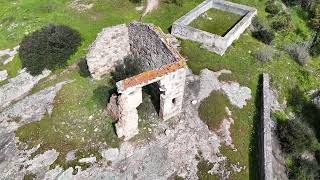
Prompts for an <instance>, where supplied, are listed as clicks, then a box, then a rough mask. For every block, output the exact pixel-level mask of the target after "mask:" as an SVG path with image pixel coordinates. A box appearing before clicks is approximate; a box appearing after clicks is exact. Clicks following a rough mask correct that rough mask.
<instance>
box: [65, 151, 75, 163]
mask: <svg viewBox="0 0 320 180" xmlns="http://www.w3.org/2000/svg"><path fill="white" fill-rule="evenodd" d="M76 152H77V151H76V150H72V151H69V152H68V153H67V155H66V161H73V160H75V159H76Z"/></svg>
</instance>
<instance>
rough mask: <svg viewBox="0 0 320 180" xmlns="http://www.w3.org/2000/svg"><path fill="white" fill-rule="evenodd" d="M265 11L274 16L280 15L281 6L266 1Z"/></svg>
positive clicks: (274, 2)
mask: <svg viewBox="0 0 320 180" xmlns="http://www.w3.org/2000/svg"><path fill="white" fill-rule="evenodd" d="M265 10H266V12H268V13H270V14H272V15H276V14H279V13H280V11H281V5H280V4H278V3H276V1H268V2H267V5H266V9H265Z"/></svg>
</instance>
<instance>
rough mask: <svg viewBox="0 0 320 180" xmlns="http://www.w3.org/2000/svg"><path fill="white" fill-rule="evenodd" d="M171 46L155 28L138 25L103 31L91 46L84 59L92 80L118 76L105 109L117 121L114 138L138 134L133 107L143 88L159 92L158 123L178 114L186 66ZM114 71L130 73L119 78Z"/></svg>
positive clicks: (135, 109)
mask: <svg viewBox="0 0 320 180" xmlns="http://www.w3.org/2000/svg"><path fill="white" fill-rule="evenodd" d="M172 44H173V42H172V37H171V38H170V37H169V36H168V35H166V34H164V33H163V32H162V31H161V29H160V28H159V27H156V26H154V25H152V24H143V23H139V22H134V23H131V24H129V25H128V26H126V25H118V26H114V27H110V28H106V29H104V30H103V31H102V32H101V33H100V34H99V35H98V38H97V40H96V41H95V42H94V43H93V44H92V46H91V48H90V51H89V53H88V55H87V64H88V67H89V71H90V73H91V75H92V77H93V78H94V79H100V78H101V76H103V75H105V74H107V73H110V72H115V74H117V73H120V78H119V77H117V78H116V80H119V81H118V82H117V84H116V86H117V92H118V95H115V94H114V95H113V96H112V97H111V98H110V103H109V104H108V107H107V109H108V111H109V113H110V114H111V115H112V117H113V118H114V119H115V120H117V121H116V131H117V135H118V137H124V139H125V140H128V139H130V138H132V137H133V136H134V135H136V134H137V133H138V131H139V130H138V118H139V117H138V111H137V107H138V106H139V105H140V104H141V103H142V88H143V87H144V86H147V85H150V84H152V85H153V86H154V87H156V88H157V89H158V90H159V92H160V109H159V115H160V117H161V119H163V120H167V119H169V118H171V117H174V116H176V115H177V114H179V113H180V112H181V110H182V101H183V94H184V87H185V78H186V67H187V65H186V62H185V59H184V58H183V57H182V56H181V55H180V54H179V52H178V51H177V50H176V49H175V48H174V47H173V45H172ZM117 67H124V69H127V71H128V70H129V71H131V72H130V73H125V72H124V73H122V74H121V72H119V71H120V70H119V69H118V68H117ZM121 76H123V77H121ZM127 76H128V77H127Z"/></svg>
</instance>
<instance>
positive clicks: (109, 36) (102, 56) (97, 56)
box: [86, 24, 130, 79]
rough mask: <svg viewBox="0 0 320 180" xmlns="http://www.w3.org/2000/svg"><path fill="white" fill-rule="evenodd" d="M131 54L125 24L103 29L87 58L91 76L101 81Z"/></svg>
mask: <svg viewBox="0 0 320 180" xmlns="http://www.w3.org/2000/svg"><path fill="white" fill-rule="evenodd" d="M129 54H130V44H129V34H128V27H127V26H126V25H125V24H121V25H117V26H113V27H109V28H105V29H103V31H102V32H101V33H99V34H98V37H97V39H96V40H95V42H94V43H93V44H92V45H91V47H90V49H89V52H88V54H87V57H86V59H87V64H88V67H89V71H90V73H91V76H92V77H93V78H94V79H100V78H101V77H102V76H103V75H105V74H107V73H110V72H111V71H113V70H114V67H115V66H116V65H117V64H119V63H123V59H124V58H125V57H127V56H128V55H129Z"/></svg>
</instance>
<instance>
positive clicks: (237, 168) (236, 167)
mask: <svg viewBox="0 0 320 180" xmlns="http://www.w3.org/2000/svg"><path fill="white" fill-rule="evenodd" d="M231 168H232V170H233V172H236V173H239V172H241V171H242V170H245V169H246V167H245V166H244V167H241V166H240V163H239V162H237V164H231Z"/></svg>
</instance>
